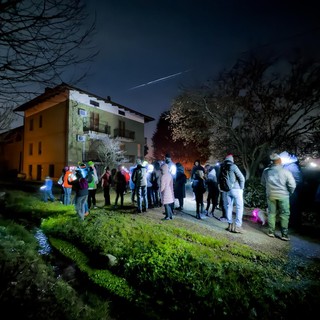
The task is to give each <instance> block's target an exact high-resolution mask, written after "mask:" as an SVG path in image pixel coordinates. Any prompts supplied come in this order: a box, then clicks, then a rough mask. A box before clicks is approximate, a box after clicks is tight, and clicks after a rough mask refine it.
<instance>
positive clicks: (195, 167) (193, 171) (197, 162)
mask: <svg viewBox="0 0 320 320" xmlns="http://www.w3.org/2000/svg"><path fill="white" fill-rule="evenodd" d="M198 170H201V171H203V173H205V170H204V167H203V166H202V165H201V164H200V160H195V162H194V163H193V167H192V169H191V175H190V182H191V185H192V182H193V180H195V179H196V172H197V171H198ZM193 196H194V198H193V200H196V196H195V194H194V193H193Z"/></svg>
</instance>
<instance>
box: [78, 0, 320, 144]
mask: <svg viewBox="0 0 320 320" xmlns="http://www.w3.org/2000/svg"><path fill="white" fill-rule="evenodd" d="M85 2H86V5H87V10H88V12H89V13H90V14H91V15H92V16H93V15H94V14H95V13H96V15H97V17H96V19H97V27H96V36H95V38H94V39H93V44H94V45H95V46H97V48H99V50H100V53H99V55H98V57H96V59H95V61H94V63H93V64H92V66H91V69H90V72H89V74H88V76H87V77H86V79H85V80H84V81H83V82H82V83H80V84H79V85H78V86H79V87H81V88H82V89H85V90H88V91H90V92H92V93H94V94H97V95H100V96H103V97H106V96H111V99H112V100H113V101H115V102H117V103H120V104H122V105H125V106H127V107H129V108H132V109H135V110H137V111H139V112H142V113H144V114H147V115H149V116H151V117H154V118H156V120H155V121H154V122H152V123H150V124H148V125H147V126H146V131H145V135H146V136H147V137H148V139H150V138H151V137H152V134H153V132H154V130H155V128H156V123H157V120H158V118H159V116H160V114H161V113H162V112H163V111H165V110H168V109H169V107H170V103H171V101H172V99H173V98H174V97H175V96H177V95H178V94H179V90H180V88H181V86H186V85H187V86H188V85H192V84H196V83H200V82H202V81H205V80H206V79H208V78H212V77H214V76H215V75H216V73H217V72H218V71H221V70H222V69H223V68H229V67H231V66H232V65H233V63H234V62H235V61H236V59H237V58H239V57H240V56H241V54H242V53H243V52H246V51H248V50H250V49H252V48H257V47H261V48H264V49H263V50H265V49H266V50H267V49H268V50H269V49H271V48H273V49H275V50H276V52H277V53H278V54H279V53H281V52H282V51H285V50H287V49H288V48H291V47H299V46H301V45H303V46H305V45H306V43H308V44H310V43H312V45H313V46H314V49H316V48H317V49H319V45H320V40H319V37H320V36H319V35H320V33H319V28H320V24H319V20H320V19H319V12H318V9H317V7H316V6H315V4H316V1H315V0H313V1H310V0H303V1H302V0H301V1H293V0H292V1H287V0H277V1H275V0H270V1H264V0H255V1H252V0H243V1H242V0H211V1H206V0H157V1H155V0H85ZM172 75H175V76H172ZM170 76H172V77H170ZM166 77H168V78H166ZM162 78H166V79H163V80H161V81H156V80H158V79H162ZM152 81H155V82H152ZM150 82H151V83H150ZM147 83H150V84H148V85H144V84H147ZM139 85H142V86H141V87H138V88H135V87H137V86H139ZM149 143H150V140H149Z"/></svg>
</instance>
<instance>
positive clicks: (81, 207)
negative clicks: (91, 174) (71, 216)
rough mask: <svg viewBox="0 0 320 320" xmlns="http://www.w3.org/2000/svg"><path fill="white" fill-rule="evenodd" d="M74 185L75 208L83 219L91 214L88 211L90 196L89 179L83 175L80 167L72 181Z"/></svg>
mask: <svg viewBox="0 0 320 320" xmlns="http://www.w3.org/2000/svg"><path fill="white" fill-rule="evenodd" d="M71 184H72V186H73V187H74V190H75V193H76V196H75V203H74V204H75V208H76V212H77V214H78V216H79V218H80V219H81V220H84V218H85V216H87V215H88V214H89V212H88V211H87V210H88V209H87V205H88V204H87V200H88V199H87V198H88V181H87V179H86V178H85V177H83V174H82V169H81V168H80V167H78V168H77V169H76V172H75V179H74V180H72V181H71Z"/></svg>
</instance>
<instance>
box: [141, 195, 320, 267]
mask: <svg viewBox="0 0 320 320" xmlns="http://www.w3.org/2000/svg"><path fill="white" fill-rule="evenodd" d="M195 209H196V203H195V201H194V200H192V196H189V197H187V198H185V203H184V210H183V212H179V211H177V210H176V211H175V213H176V214H175V215H174V221H175V223H178V224H179V221H181V224H182V225H183V224H184V223H183V221H186V220H187V221H188V222H192V223H194V225H195V229H196V230H197V227H196V226H198V227H199V229H198V231H199V232H204V233H207V234H208V235H210V234H212V235H214V236H215V237H224V238H225V237H227V238H228V239H230V240H231V241H236V242H239V243H243V244H245V245H248V246H250V247H252V248H254V249H256V250H258V251H261V252H270V253H272V254H274V255H278V256H279V257H280V256H282V257H288V256H289V257H290V259H294V260H297V261H299V260H301V261H302V262H308V261H310V262H311V261H316V262H319V263H320V237H319V235H318V237H317V238H313V237H310V236H305V235H300V234H297V233H293V232H292V231H291V233H290V234H289V236H290V241H282V240H281V239H280V238H277V237H276V238H270V237H268V236H267V234H266V233H267V227H266V226H263V225H262V223H261V222H258V221H256V220H254V219H253V218H252V215H251V212H250V211H248V210H246V212H245V215H244V218H243V229H244V231H245V232H244V233H243V234H235V233H231V232H228V231H226V230H225V229H226V227H227V223H226V222H222V221H220V220H219V219H218V218H219V217H221V215H222V212H221V210H219V209H216V211H215V216H216V217H217V218H212V217H206V216H203V219H202V220H198V219H196V218H195V216H196V214H195ZM147 215H148V216H150V217H152V218H157V219H159V220H161V218H163V208H155V209H149V210H148V212H147ZM164 223H170V221H165V222H164ZM203 230H204V231H203ZM289 231H290V230H289ZM277 233H278V235H279V234H280V232H279V230H278V231H277Z"/></svg>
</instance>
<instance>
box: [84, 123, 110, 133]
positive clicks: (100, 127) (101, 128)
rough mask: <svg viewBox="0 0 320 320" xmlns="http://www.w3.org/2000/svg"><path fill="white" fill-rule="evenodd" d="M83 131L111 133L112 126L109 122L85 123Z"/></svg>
mask: <svg viewBox="0 0 320 320" xmlns="http://www.w3.org/2000/svg"><path fill="white" fill-rule="evenodd" d="M83 132H84V133H89V132H99V133H105V134H110V133H111V128H110V126H108V125H107V124H103V123H99V124H97V125H96V124H95V125H83Z"/></svg>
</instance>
